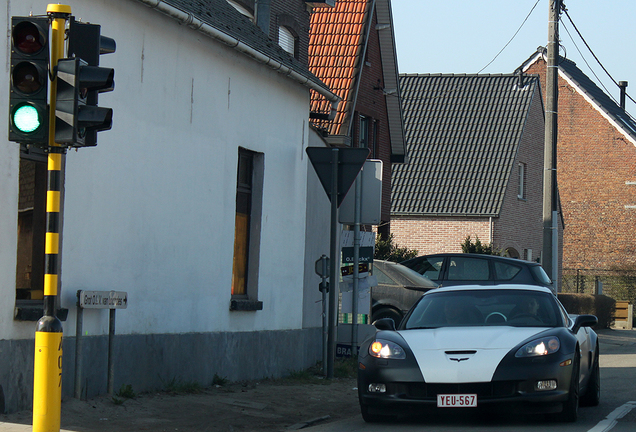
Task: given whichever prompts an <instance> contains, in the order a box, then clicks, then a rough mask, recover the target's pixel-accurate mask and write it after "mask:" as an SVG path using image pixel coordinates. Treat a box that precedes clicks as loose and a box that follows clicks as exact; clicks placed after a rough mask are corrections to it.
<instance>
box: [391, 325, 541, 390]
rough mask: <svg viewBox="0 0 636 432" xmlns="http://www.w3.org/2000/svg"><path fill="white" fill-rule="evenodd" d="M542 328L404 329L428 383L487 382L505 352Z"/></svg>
mask: <svg viewBox="0 0 636 432" xmlns="http://www.w3.org/2000/svg"><path fill="white" fill-rule="evenodd" d="M545 330H547V328H544V327H508V326H501V327H499V326H498V327H441V328H436V329H422V330H403V331H400V332H399V333H400V335H401V336H402V337H403V338H404V340H405V341H406V343H408V345H409V348H410V349H411V351H412V352H413V355H414V356H415V359H416V360H417V363H418V365H419V367H420V370H421V371H422V376H423V377H424V380H425V381H426V382H429V383H460V382H489V381H491V380H492V377H493V375H494V373H495V370H496V369H497V366H498V365H499V363H500V362H501V360H502V359H503V358H504V357H505V355H506V354H508V352H510V350H511V349H512V348H514V347H515V346H517V345H518V344H520V343H521V342H523V341H524V340H526V339H528V338H531V337H532V336H534V335H536V334H538V333H541V332H543V331H545Z"/></svg>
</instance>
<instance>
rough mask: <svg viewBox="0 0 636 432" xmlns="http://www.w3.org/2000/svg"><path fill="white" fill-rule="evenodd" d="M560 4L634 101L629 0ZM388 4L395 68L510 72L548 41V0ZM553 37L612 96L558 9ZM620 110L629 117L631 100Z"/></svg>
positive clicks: (635, 57) (400, 0)
mask: <svg viewBox="0 0 636 432" xmlns="http://www.w3.org/2000/svg"><path fill="white" fill-rule="evenodd" d="M537 1H538V2H537ZM563 3H564V4H565V6H566V8H567V11H568V14H569V16H570V18H571V19H572V22H573V23H574V25H575V26H576V28H578V30H579V32H580V33H581V35H582V36H583V38H584V39H585V41H586V42H587V44H588V45H589V46H590V48H591V49H592V52H593V53H594V54H595V55H596V57H597V58H598V59H599V61H600V62H601V64H602V65H603V66H604V67H605V69H607V71H608V72H609V74H610V75H611V76H612V78H613V79H614V81H616V82H618V81H628V82H629V86H628V87H627V93H628V95H630V96H631V97H632V98H633V99H636V0H563ZM535 4H536V6H535ZM391 5H392V10H393V24H394V33H395V41H396V49H397V57H398V68H399V72H400V73H471V74H474V73H477V72H480V71H481V72H480V73H491V74H496V73H512V72H513V71H514V70H515V69H516V68H517V67H519V66H520V65H521V64H522V63H523V62H524V61H525V60H527V59H528V58H529V57H530V56H531V55H532V54H533V53H534V52H535V51H536V50H537V47H539V46H546V43H547V40H548V16H549V6H550V0H391ZM533 7H534V10H533ZM531 10H532V13H531V14H530V11H531ZM528 14H530V16H529V17H528ZM526 17H527V20H526ZM524 20H526V21H525V23H524V24H523V27H522V23H523V22H524ZM520 27H521V29H520ZM517 31H519V32H518V33H517V35H516V36H514V35H515V33H516V32H517ZM568 32H569V34H568ZM570 35H571V37H570ZM513 36H514V39H513ZM559 36H560V40H561V50H560V54H561V55H562V56H565V57H566V58H568V59H570V60H572V61H574V62H575V63H576V64H577V66H578V67H579V69H581V70H582V71H583V73H585V74H586V75H587V76H588V77H589V78H590V79H592V81H594V82H595V83H596V84H597V85H599V87H601V89H603V87H602V86H601V85H600V84H599V83H601V84H603V85H604V86H605V88H606V89H607V90H606V93H608V94H610V95H611V96H612V97H613V98H614V99H616V100H618V98H619V94H620V93H619V89H618V87H617V86H616V85H615V84H614V83H613V82H612V79H611V78H609V77H608V76H607V74H606V73H605V72H604V71H603V68H602V67H601V66H599V64H598V63H597V61H596V60H595V59H594V56H593V55H592V54H591V53H590V51H589V50H588V49H587V47H586V46H585V43H584V42H583V41H582V40H581V38H580V37H579V36H578V34H577V32H576V30H575V28H574V26H573V25H572V23H571V22H570V20H569V19H568V17H567V15H566V14H565V13H562V14H561V23H560V25H559ZM511 39H512V41H510V40H511ZM508 42H510V43H509V45H508V46H506V48H505V49H504V50H503V52H501V54H499V55H498V56H497V54H498V53H499V51H501V50H502V49H503V48H504V46H505V45H506V44H507V43H508ZM577 47H578V49H577ZM579 51H580V53H579ZM581 54H582V56H581ZM496 56H497V57H496ZM495 57H496V59H495ZM493 59H495V60H494V61H492V60H493ZM491 61H492V63H491ZM586 61H587V64H589V67H588V65H587V64H586ZM489 63H490V64H489ZM487 65H488V66H487ZM486 66H487V67H486ZM484 67H485V69H484ZM590 67H591V69H590ZM482 69H483V70H482ZM594 74H596V76H598V79H597V78H596V77H595V76H594ZM626 108H627V111H628V112H629V113H630V114H632V116H636V104H635V103H634V102H632V101H630V100H629V99H627V103H626Z"/></svg>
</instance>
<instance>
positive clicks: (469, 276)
mask: <svg viewBox="0 0 636 432" xmlns="http://www.w3.org/2000/svg"><path fill="white" fill-rule="evenodd" d="M443 275H444V277H443V279H442V281H441V285H442V286H452V285H471V284H476V285H494V277H493V274H492V269H491V266H490V260H489V259H486V258H480V257H473V256H461V255H458V256H449V257H448V259H447V260H446V263H445V268H444V272H443Z"/></svg>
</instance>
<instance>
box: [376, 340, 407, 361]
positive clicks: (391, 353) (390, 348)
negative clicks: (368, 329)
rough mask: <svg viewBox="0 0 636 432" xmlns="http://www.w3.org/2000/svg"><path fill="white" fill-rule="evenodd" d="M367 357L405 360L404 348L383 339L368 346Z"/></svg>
mask: <svg viewBox="0 0 636 432" xmlns="http://www.w3.org/2000/svg"><path fill="white" fill-rule="evenodd" d="M369 355H371V356H373V357H377V358H383V359H405V358H406V353H405V352H404V348H402V347H401V346H399V345H398V344H396V343H395V342H391V341H387V340H384V339H376V340H375V341H373V343H372V344H371V345H369Z"/></svg>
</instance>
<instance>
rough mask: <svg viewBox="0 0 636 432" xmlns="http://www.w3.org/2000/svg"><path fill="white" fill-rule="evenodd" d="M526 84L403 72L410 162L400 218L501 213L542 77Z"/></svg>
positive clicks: (399, 200) (395, 196)
mask: <svg viewBox="0 0 636 432" xmlns="http://www.w3.org/2000/svg"><path fill="white" fill-rule="evenodd" d="M521 79H522V80H523V81H522V82H523V87H519V82H520V78H519V76H518V75H430V74H426V75H400V87H401V91H402V110H403V115H404V127H405V131H406V142H407V144H406V145H407V152H408V154H409V163H408V164H403V165H394V168H393V176H392V193H391V199H392V204H391V213H392V214H395V215H444V216H451V215H459V216H496V215H498V214H499V211H500V209H501V205H502V201H503V197H504V193H505V190H506V185H507V182H508V179H509V176H510V174H511V172H512V168H513V164H514V160H515V157H516V154H517V147H518V144H519V140H520V138H521V136H522V134H523V130H524V126H525V124H526V119H527V116H528V112H529V108H530V104H531V102H532V100H533V96H534V94H535V93H536V92H538V91H539V81H538V78H537V77H535V76H527V75H525V76H523V77H522V78H521ZM538 103H540V101H539V102H538Z"/></svg>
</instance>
